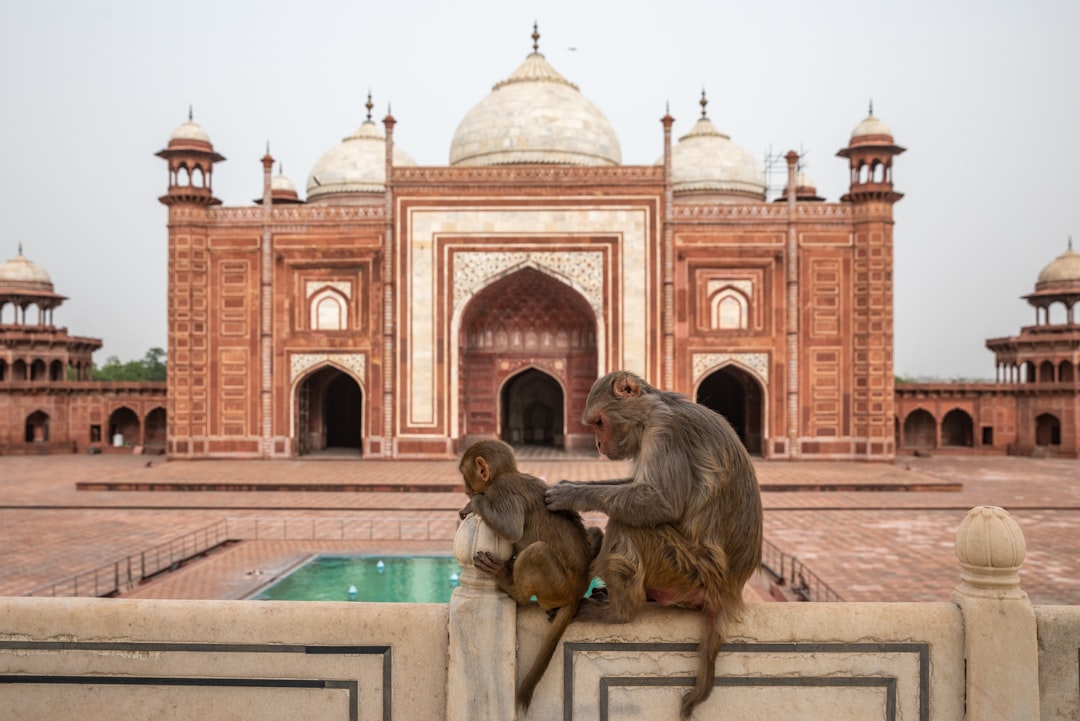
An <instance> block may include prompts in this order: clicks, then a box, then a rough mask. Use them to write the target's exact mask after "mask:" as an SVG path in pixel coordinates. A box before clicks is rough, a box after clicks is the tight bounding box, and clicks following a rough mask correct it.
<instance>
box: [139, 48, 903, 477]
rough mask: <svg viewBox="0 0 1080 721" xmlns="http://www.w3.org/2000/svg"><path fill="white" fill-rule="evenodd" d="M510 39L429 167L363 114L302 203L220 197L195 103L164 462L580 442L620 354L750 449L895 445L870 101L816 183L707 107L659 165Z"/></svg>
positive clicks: (889, 141)
mask: <svg viewBox="0 0 1080 721" xmlns="http://www.w3.org/2000/svg"><path fill="white" fill-rule="evenodd" d="M533 37H534V44H533V51H532V52H531V53H529V54H528V56H527V57H526V58H525V60H524V62H523V63H521V65H520V66H519V67H517V69H515V70H514V71H513V72H511V73H510V74H509V76H507V77H506V78H505V79H503V80H501V81H499V82H497V83H496V84H495V85H494V87H493V89H492V91H491V92H490V94H489V95H488V96H487V97H485V98H482V99H480V101H479V102H478V103H477V104H476V105H475V106H474V107H473V108H472V109H471V110H470V111H469V112H468V113H467V114H466V115H465V117H464V118H463V119H462V120H461V122H460V124H459V125H458V127H457V131H456V132H455V133H454V136H453V138H451V139H450V144H449V165H447V166H439V167H435V166H418V165H417V164H416V163H415V162H414V161H413V160H412V159H411V158H410V157H409V155H408V154H407V153H406V152H405V149H403V148H400V147H398V146H397V145H396V144H395V143H394V137H393V131H394V124H395V119H394V118H393V117H391V116H387V117H386V118H385V119H383V121H382V127H381V128H380V127H379V125H377V124H376V122H375V121H374V120H373V119H372V117H371V105H370V100H369V104H368V113H367V117H366V118H365V119H363V120H362V122H361V123H360V125H359V127H358V128H357V129H356V130H355V131H354V132H352V133H351V134H349V135H347V136H345V138H344V139H343V140H342V141H341V142H340V143H339V144H337V145H336V146H333V147H331V148H330V149H329V150H328V151H327V152H326V153H325V154H324V155H323V156H322V157H321V158H319V159H318V160H316V161H315V163H314V165H313V166H312V168H311V172H310V174H309V176H308V179H307V186H306V197H305V198H304V199H303V201H301V200H300V198H299V197H298V194H297V193H296V190H295V188H294V186H292V184H291V183H289V182H288V181H287V180H286V179H285V178H283V177H281V176H280V175H277V176H275V175H274V173H273V159H272V158H271V157H270V156H269V153H268V154H267V156H266V157H265V158H264V159H263V162H264V181H263V185H264V191H263V197H262V198H261V199H259V201H258V202H257V203H256V204H254V205H252V206H246V207H222V206H221V204H220V201H219V200H218V199H217V198H215V197H214V194H213V186H212V178H213V174H214V172H215V171H216V170H217V168H218V164H219V163H220V162H221V161H222V160H223V158H222V156H221V155H220V154H218V153H217V151H216V150H215V148H214V146H213V145H212V143H211V142H210V138H209V137H208V135H207V133H206V132H205V131H204V130H203V129H202V128H201V127H200V126H198V125H197V124H196V123H195V122H193V121H192V120H190V119H189V120H188V121H187V122H185V123H184V124H182V125H181V126H180V128H179V129H178V130H177V131H176V132H175V133H174V134H173V136H172V138H171V139H170V140H169V142H168V146H167V147H166V148H165V149H164V150H162V151H161V152H159V153H158V155H160V156H161V157H162V158H164V159H165V160H166V161H167V163H168V178H169V183H168V190H167V192H166V194H165V195H164V196H162V197H161V202H162V203H164V204H165V205H167V206H168V209H169V210H168V212H169V220H168V227H169V238H168V243H169V253H168V258H169V321H168V322H169V334H168V337H169V341H168V343H169V347H168V358H169V374H168V378H169V380H168V403H169V406H168V415H169V433H168V453H169V455H170V456H172V457H180V458H199V457H229V456H235V457H293V456H297V455H301V456H302V455H304V454H307V453H310V452H313V451H320V450H322V449H326V448H328V447H332V448H353V449H355V450H356V451H357V452H360V453H362V454H363V455H364V456H365V457H373V458H424V457H433V458H442V457H447V456H449V455H452V454H455V453H457V452H459V451H460V450H461V449H462V448H463V447H464V446H465V445H467V444H468V443H469V442H471V441H473V440H475V439H478V438H487V437H500V438H504V439H506V440H508V441H510V442H511V443H529V444H544V445H551V446H555V447H559V448H566V449H579V448H591V447H592V444H593V440H592V433H591V431H590V430H589V429H588V428H587V427H586V426H584V425H583V424H582V422H581V412H582V409H583V404H584V400H585V397H586V395H587V392H588V390H589V387H590V385H591V384H592V382H593V381H594V380H595V379H596V378H597V377H598V375H600V374H602V373H605V372H607V371H609V370H613V369H620V368H624V369H629V370H633V371H635V372H637V373H639V374H641V375H642V376H644V377H645V378H646V379H648V380H649V381H650V382H652V383H653V384H655V385H657V386H660V387H663V388H666V389H672V390H676V391H680V392H682V393H685V394H687V395H689V396H691V397H693V398H695V399H697V400H698V401H700V402H701V403H704V404H706V405H708V406H710V407H713V408H715V409H716V410H718V411H720V412H722V413H723V414H724V415H725V416H727V418H728V419H729V420H730V421H731V422H732V424H733V425H734V426H735V428H736V429H737V431H738V433H739V435H740V437H741V438H742V439H743V441H744V442H745V443H746V445H747V447H748V448H749V449H750V450H751V452H754V453H758V454H761V455H763V456H766V457H770V458H845V459H855V458H858V459H881V460H888V459H891V458H892V457H893V455H894V453H895V450H896V449H895V445H894V428H893V426H894V423H893V417H894V387H893V386H894V382H893V360H892V340H893V339H892V334H893V330H892V329H893V315H892V308H893V296H892V280H891V275H892V263H893V261H892V227H893V212H892V208H893V204H894V203H895V202H897V201H898V200H899V199H900V198H901V195H900V193H897V192H895V191H894V190H893V177H892V170H893V168H892V164H893V158H894V157H896V156H897V155H899V154H900V153H902V152H903V150H904V149H903V148H901V147H899V146H898V145H896V144H895V143H894V141H893V138H892V135H891V133H890V131H889V129H888V127H886V125H885V124H884V123H883V122H882V121H881V120H880V119H878V118H877V117H875V116H873V115H872V114H871V115H870V116H869V117H867V118H866V119H865V120H863V121H862V122H861V123H858V124H857V126H856V127H855V130H854V132H853V133H852V134H851V139H850V142H849V144H848V146H847V147H844V148H842V149H840V151H839V153H838V155H840V156H841V158H842V159H843V160H844V161H846V162H847V165H848V168H849V172H850V179H851V180H850V189H849V191H848V193H847V194H845V195H844V197H843V198H841V199H840V200H839V201H837V202H825V201H823V200H822V199H821V198H819V197H817V195H816V192H815V191H814V189H813V187H812V184H811V183H810V182H809V181H808V180H807V179H806V178H805V177H804V176H803V175H802V174H801V173H799V172H798V167H797V161H798V156H797V155H796V154H795V153H789V154H788V157H787V166H788V167H787V171H788V183H787V186H786V189H785V191H784V192H783V193H782V196H781V198H780V199H779V200H778V202H769V201H767V199H766V178H765V173H764V170H763V168H762V165H761V164H760V163H759V162H758V161H757V160H755V158H754V157H753V156H752V155H751V154H750V153H748V152H746V151H745V150H744V149H742V148H740V147H739V146H738V145H737V144H736V143H735V142H733V140H732V139H731V137H730V136H729V135H728V134H727V133H725V132H723V131H722V130H721V129H720V128H718V127H717V126H716V125H714V123H713V121H712V120H711V119H710V118H709V117H708V116H707V114H706V113H705V108H706V104H705V99H704V97H703V98H702V114H701V117H700V118H698V119H697V120H696V122H695V123H694V124H693V125H692V127H691V128H690V129H689V131H688V132H686V133H685V134H683V135H681V136H680V137H677V138H675V137H673V133H674V121H673V119H672V118H671V117H670V116H665V117H664V118H663V119H662V121H661V122H660V123H659V124H658V127H657V148H658V152H657V155H658V160H657V161H656V163H655V164H653V165H645V166H633V165H624V164H623V163H622V157H621V152H620V146H619V139H618V137H617V136H616V134H615V131H614V129H613V127H612V125H611V123H610V122H609V121H608V119H607V118H606V117H605V116H604V114H603V113H602V112H601V110H600V109H599V108H597V107H596V106H595V105H594V104H593V103H592V102H591V101H590V100H589V99H588V98H587V97H586V96H585V95H584V94H582V92H581V91H580V90H579V89H578V87H577V86H576V85H574V83H572V82H571V81H570V80H568V79H566V78H565V77H563V76H562V75H561V74H559V72H558V71H557V70H556V69H555V68H554V67H552V66H551V64H550V63H549V62H548V61H547V59H546V58H545V57H544V55H543V54H541V53H540V52H539V49H538V47H537V44H536V41H537V38H538V36H537V35H536V34H535V33H534V36H533Z"/></svg>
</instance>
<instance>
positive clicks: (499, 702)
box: [0, 507, 1080, 721]
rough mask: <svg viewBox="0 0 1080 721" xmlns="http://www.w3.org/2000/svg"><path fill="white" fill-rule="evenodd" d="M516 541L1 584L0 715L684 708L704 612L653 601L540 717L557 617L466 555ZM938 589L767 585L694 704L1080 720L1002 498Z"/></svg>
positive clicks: (1073, 652) (482, 540) (634, 714)
mask: <svg viewBox="0 0 1080 721" xmlns="http://www.w3.org/2000/svg"><path fill="white" fill-rule="evenodd" d="M481 549H483V550H490V551H492V552H494V553H496V554H506V553H507V552H508V550H509V549H508V548H507V546H506V544H505V542H503V541H501V540H500V539H499V538H497V537H496V536H494V535H493V534H492V533H491V532H490V530H489V529H487V528H486V527H485V526H484V525H483V524H482V523H481V522H479V521H477V520H476V519H475V518H472V517H470V519H468V520H466V521H465V522H464V523H462V525H461V526H460V528H459V529H458V532H457V535H456V537H455V542H454V552H455V555H457V557H458V559H459V561H461V562H462V567H463V568H464V569H465V570H464V571H463V573H462V576H461V585H460V587H459V588H458V589H456V590H455V592H454V596H453V598H452V600H451V602H450V604H449V605H435V604H359V603H315V602H304V603H298V602H266V601H264V602H250V601H143V600H135V599H123V598H119V599H74V598H26V597H19V598H0V718H5V719H6V718H11V719H20V720H26V721H37V720H39V719H40V720H42V721H44V720H45V719H56V718H79V719H80V721H96V720H97V719H116V718H123V719H144V718H145V719H150V718H153V719H161V720H163V721H170V720H172V719H195V718H198V719H234V718H235V719H253V720H254V719H258V720H259V721H262V720H270V721H275V720H277V719H333V720H336V719H341V720H342V721H345V720H350V721H352V720H359V719H382V720H383V721H390V719H418V720H431V721H438V720H440V719H446V720H447V721H464V720H465V719H469V720H472V719H498V720H510V719H514V718H520V719H525V720H529V721H532V720H551V721H554V720H555V719H561V720H562V721H571V720H574V721H584V720H586V719H590V720H591V719H604V720H605V721H606V720H608V719H677V718H678V709H679V699H680V698H681V696H682V694H683V693H685V691H686V690H687V688H688V687H689V685H690V684H691V683H692V678H691V677H692V675H693V672H694V668H695V662H696V643H697V640H698V638H699V636H700V633H701V619H700V615H699V614H698V613H695V612H693V611H680V610H674V609H665V608H650V609H648V610H647V611H646V612H645V613H644V614H643V615H642V617H640V618H639V619H638V620H636V621H635V622H633V623H631V624H627V625H622V626H599V625H594V624H587V623H574V624H571V626H570V628H569V630H568V631H567V633H566V635H565V636H564V639H563V645H562V647H561V648H560V650H559V651H558V652H557V653H556V656H555V658H554V659H553V661H552V663H551V666H550V667H549V668H548V670H547V673H546V675H545V676H544V678H543V679H542V680H541V682H540V685H539V686H538V687H537V690H536V694H535V696H534V699H533V703H532V706H531V707H530V709H529V712H528V714H527V715H524V714H519V713H518V712H517V711H516V710H515V709H514V688H515V683H516V679H517V678H518V675H519V672H520V671H521V670H522V669H524V668H525V667H527V666H528V665H529V664H530V663H531V662H532V659H533V657H534V656H535V654H536V652H537V647H538V645H539V643H540V640H541V639H542V637H543V636H544V634H545V633H546V631H547V626H548V624H547V619H546V616H545V615H544V614H543V613H541V612H540V610H539V609H537V608H525V609H521V610H519V609H516V608H515V606H514V604H513V602H512V601H511V600H510V599H509V598H507V597H506V596H505V595H504V594H502V593H501V592H499V591H498V590H497V589H496V588H494V585H493V583H492V581H491V580H489V579H488V578H487V577H484V576H482V575H480V574H478V573H477V572H476V571H475V570H474V569H473V568H472V566H471V563H470V562H469V559H471V558H472V556H473V554H474V553H475V552H476V551H477V550H481ZM956 554H957V558H958V561H959V573H958V576H959V582H958V585H957V586H956V590H955V592H954V593H953V596H952V598H951V599H950V600H949V601H948V602H940V603H759V604H750V605H749V607H748V610H747V613H746V614H745V616H744V618H743V619H742V620H741V621H740V622H739V623H738V624H737V625H736V626H735V627H734V628H733V629H732V631H731V634H730V638H729V640H728V643H727V644H725V646H724V647H723V649H722V650H721V652H720V656H719V658H718V661H717V668H716V679H715V690H714V692H713V694H712V696H711V697H710V698H709V699H708V700H707V701H705V702H704V703H703V704H701V705H700V706H699V707H698V708H697V710H696V711H695V714H694V717H695V718H697V719H702V720H704V719H714V718H715V719H720V718H723V719H777V718H799V719H804V720H806V719H820V720H822V721H847V720H848V719H852V720H854V719H859V720H863V719H882V720H883V721H884V720H888V721H900V720H904V721H911V720H918V721H934V720H937V719H940V720H948V721H991V720H994V721H998V720H1000V721H1005V720H1009V721H1015V720H1018V719H1032V720H1035V719H1043V720H1045V721H1051V720H1053V721H1058V720H1059V719H1077V718H1080V670H1078V661H1080V607H1075V606H1033V605H1032V604H1031V603H1030V601H1029V600H1028V598H1027V596H1026V594H1025V593H1024V592H1023V590H1022V589H1021V588H1020V583H1019V570H1020V567H1021V564H1022V562H1023V559H1024V556H1025V554H1026V547H1025V543H1024V538H1023V535H1022V534H1021V533H1020V529H1019V527H1017V525H1016V523H1015V522H1014V521H1013V520H1012V519H1011V518H1010V517H1009V515H1008V514H1007V513H1006V512H1005V511H1003V510H1002V509H1000V508H994V507H979V508H975V509H973V510H972V511H971V512H969V513H968V515H967V516H966V517H965V518H964V519H963V521H962V523H961V524H960V528H959V530H958V532H957V538H956Z"/></svg>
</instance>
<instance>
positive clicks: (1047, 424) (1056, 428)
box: [1035, 413, 1061, 446]
mask: <svg viewBox="0 0 1080 721" xmlns="http://www.w3.org/2000/svg"><path fill="white" fill-rule="evenodd" d="M1035 445H1038V446H1060V445H1061V421H1059V420H1058V419H1057V417H1056V416H1054V415H1052V414H1050V413H1043V414H1041V415H1039V416H1037V417H1036V418H1035Z"/></svg>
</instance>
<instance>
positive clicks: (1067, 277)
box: [1035, 238, 1080, 291]
mask: <svg viewBox="0 0 1080 721" xmlns="http://www.w3.org/2000/svg"><path fill="white" fill-rule="evenodd" d="M1059 289H1060V290H1064V289H1080V253H1077V252H1076V251H1074V250H1073V249H1072V238H1070V239H1069V247H1068V249H1067V250H1066V251H1065V252H1064V253H1062V254H1061V255H1059V256H1058V257H1057V258H1054V259H1053V260H1052V261H1050V263H1049V264H1048V265H1047V266H1046V267H1044V268H1043V269H1042V270H1041V271H1039V279H1038V281H1036V283H1035V290H1037V291H1039V290H1059Z"/></svg>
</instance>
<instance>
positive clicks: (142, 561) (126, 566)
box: [26, 520, 229, 597]
mask: <svg viewBox="0 0 1080 721" xmlns="http://www.w3.org/2000/svg"><path fill="white" fill-rule="evenodd" d="M228 540H229V537H228V522H227V521H224V520H222V521H218V522H217V523H214V524H212V525H210V526H207V527H206V528H200V529H198V530H196V531H192V532H191V533H185V534H184V535H182V536H179V537H177V538H174V539H172V540H171V541H167V542H165V543H161V544H159V545H157V546H153V547H151V548H148V549H146V550H144V551H140V552H139V553H136V554H132V555H130V556H127V557H125V558H121V559H119V560H116V561H112V562H111V563H106V564H103V565H101V566H98V567H97V568H92V569H90V570H89V571H83V572H81V573H76V574H75V575H73V576H68V577H67V578H64V579H61V580H59V581H56V582H54V583H48V584H45V585H44V586H39V587H38V588H35V589H34V590H32V591H30V592H29V593H27V594H26V595H27V596H86V597H95V596H96V597H100V596H112V595H114V594H118V593H123V592H125V591H130V590H131V589H132V588H134V587H135V586H137V585H139V583H141V582H142V581H144V580H145V579H147V578H150V577H151V576H154V575H155V574H158V573H161V572H162V571H165V570H171V569H175V568H178V567H179V566H180V564H181V563H183V562H184V561H187V560H190V559H192V558H195V557H196V556H201V555H202V554H204V553H206V552H207V551H210V550H212V549H214V548H216V547H218V546H220V545H222V544H224V543H225V542H227V541H228Z"/></svg>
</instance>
